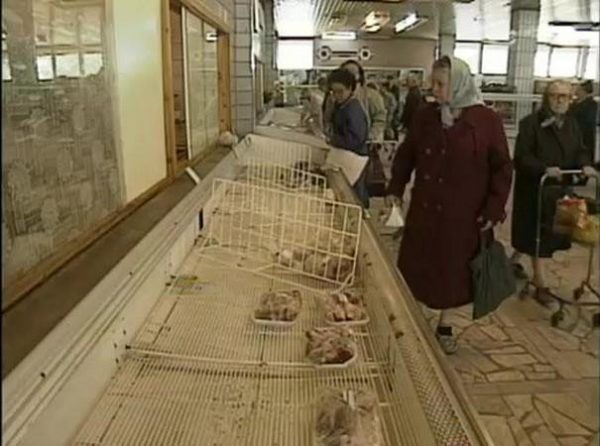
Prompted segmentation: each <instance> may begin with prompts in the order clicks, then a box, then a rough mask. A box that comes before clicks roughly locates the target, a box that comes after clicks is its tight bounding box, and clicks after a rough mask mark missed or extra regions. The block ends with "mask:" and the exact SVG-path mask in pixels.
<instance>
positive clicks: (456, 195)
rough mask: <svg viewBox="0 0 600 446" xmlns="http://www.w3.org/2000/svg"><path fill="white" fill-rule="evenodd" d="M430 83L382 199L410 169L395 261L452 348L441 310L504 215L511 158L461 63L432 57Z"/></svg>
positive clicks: (465, 295)
mask: <svg viewBox="0 0 600 446" xmlns="http://www.w3.org/2000/svg"><path fill="white" fill-rule="evenodd" d="M413 85H414V84H413ZM432 86H433V94H434V96H435V98H436V102H435V103H432V104H425V105H423V106H422V107H420V108H419V109H418V110H416V111H415V116H414V119H413V120H412V122H411V124H410V126H409V128H408V134H407V136H406V139H405V141H404V143H403V144H402V146H401V147H400V148H399V149H398V152H397V154H396V157H395V159H394V164H393V167H392V179H391V182H390V185H389V188H388V193H389V194H390V196H389V197H388V203H395V204H401V199H402V197H403V195H404V190H405V187H406V185H407V183H408V182H409V181H410V179H411V175H412V173H413V172H415V183H414V188H413V190H412V198H411V203H410V209H409V211H408V215H407V218H406V226H405V228H404V235H403V239H402V244H401V247H400V254H399V257H398V267H399V269H400V271H401V272H402V274H403V276H404V278H405V279H406V282H407V283H408V286H409V287H410V289H411V290H412V293H413V295H414V296H415V298H416V299H417V300H419V301H420V302H422V303H423V304H425V305H426V306H428V307H430V308H433V309H439V310H443V311H442V312H441V317H440V321H439V325H438V327H437V330H436V336H437V338H438V340H439V342H440V344H441V346H442V348H443V349H444V351H445V352H446V353H453V352H454V351H456V348H457V346H456V340H455V338H454V336H453V333H452V326H451V322H450V321H451V312H450V311H449V310H450V309H452V308H456V307H460V306H463V305H465V304H468V303H470V302H472V301H473V291H472V282H471V280H472V278H471V270H470V266H469V264H470V262H471V261H472V260H473V259H474V257H475V256H476V254H477V253H478V250H479V245H480V237H481V234H482V232H483V231H487V230H490V229H492V228H493V227H494V225H496V224H497V223H499V222H502V221H503V220H504V219H505V216H506V214H505V210H504V209H505V204H506V200H507V198H508V195H509V192H510V187H511V181H512V163H511V160H510V155H509V152H508V144H507V141H506V136H505V134H504V128H503V125H502V121H501V119H500V118H499V116H498V115H497V114H496V113H495V112H494V111H493V110H491V109H489V108H487V107H485V106H484V105H483V101H482V99H481V95H480V92H479V90H478V89H477V87H476V85H475V83H474V82H473V78H472V76H471V73H470V71H469V67H468V65H467V64H466V63H465V62H464V61H462V60H461V59H457V58H455V57H450V56H445V57H442V58H441V59H439V60H437V61H436V62H435V63H434V64H433V70H432Z"/></svg>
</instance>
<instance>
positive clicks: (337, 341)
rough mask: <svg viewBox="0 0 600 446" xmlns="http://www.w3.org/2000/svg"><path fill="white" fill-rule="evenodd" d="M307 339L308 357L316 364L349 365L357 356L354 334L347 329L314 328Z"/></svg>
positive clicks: (307, 334)
mask: <svg viewBox="0 0 600 446" xmlns="http://www.w3.org/2000/svg"><path fill="white" fill-rule="evenodd" d="M306 337H307V339H308V343H307V346H306V356H307V357H308V359H309V360H310V361H311V362H313V363H315V364H318V365H332V364H347V363H349V362H350V361H351V360H352V359H354V358H355V356H356V350H357V349H356V343H355V342H354V339H353V333H352V331H351V330H349V329H347V328H344V327H327V328H313V329H312V330H309V331H307V332H306Z"/></svg>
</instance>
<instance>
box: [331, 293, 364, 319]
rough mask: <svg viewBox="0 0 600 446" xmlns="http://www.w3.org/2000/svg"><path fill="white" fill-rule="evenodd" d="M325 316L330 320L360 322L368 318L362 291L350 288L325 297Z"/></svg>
mask: <svg viewBox="0 0 600 446" xmlns="http://www.w3.org/2000/svg"><path fill="white" fill-rule="evenodd" d="M324 306H325V317H326V318H327V320H329V321H330V322H359V321H364V320H366V319H367V312H366V310H365V306H364V302H363V296H362V293H361V292H360V291H359V290H357V289H348V290H344V291H340V292H337V293H332V294H330V295H328V296H327V297H326V298H325V304H324Z"/></svg>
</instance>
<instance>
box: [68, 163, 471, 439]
mask: <svg viewBox="0 0 600 446" xmlns="http://www.w3.org/2000/svg"><path fill="white" fill-rule="evenodd" d="M296 161H297V160H296ZM296 161H294V162H296ZM259 178H260V176H259ZM361 217H362V213H361V209H360V208H359V207H357V206H351V205H346V204H343V203H337V202H334V201H330V200H326V199H323V198H320V197H314V196H311V195H310V194H301V193H300V194H299V193H296V192H294V193H291V192H289V191H286V190H279V189H276V188H273V187H264V186H261V185H258V184H253V183H252V182H249V181H246V182H238V181H228V180H217V181H216V182H215V184H214V188H213V196H212V198H211V200H210V205H209V207H208V208H207V209H205V219H206V222H207V227H206V228H205V229H204V230H203V233H202V236H201V237H202V239H201V241H202V242H201V243H198V244H197V245H196V246H195V247H194V248H193V249H192V251H191V252H190V254H189V255H188V257H187V258H186V260H185V262H184V263H183V265H182V266H181V268H180V270H179V271H178V276H177V277H174V278H172V280H171V281H170V283H168V284H167V288H166V290H165V292H164V294H163V296H162V297H161V298H160V299H159V300H158V302H157V304H156V305H155V307H154V308H153V310H152V311H151V313H150V315H149V316H148V318H147V319H146V321H145V322H144V324H143V326H142V328H141V329H140V330H139V332H138V333H137V334H136V336H135V338H134V341H133V342H132V343H131V345H129V346H128V350H127V351H128V353H127V355H126V356H125V357H124V361H122V362H121V365H120V366H119V370H118V372H117V373H116V374H115V376H114V377H113V378H112V379H111V382H110V383H109V385H108V387H107V389H106V390H105V392H104V393H103V395H102V396H101V397H100V399H99V400H98V402H97V404H96V406H95V408H94V409H93V411H92V412H91V413H90V415H89V416H88V418H87V419H86V421H85V423H84V424H83V425H82V427H81V429H80V431H79V432H78V434H77V436H76V438H75V439H74V444H76V445H86V446H92V445H98V446H100V445H116V444H118V445H223V446H225V445H226V446H245V445H248V446H266V445H281V446H284V445H285V446H308V445H317V442H316V440H315V422H316V416H317V412H318V409H319V408H318V406H317V404H318V401H319V397H320V396H321V395H322V393H323V391H324V390H325V389H327V388H332V387H333V388H338V389H351V390H359V389H365V390H369V391H371V392H372V393H373V394H374V395H375V396H376V398H377V401H378V404H377V412H378V415H379V419H380V420H381V425H382V433H383V437H384V442H385V445H386V446H400V445H402V446H426V445H434V444H436V445H444V446H468V445H470V444H471V443H470V441H469V439H468V437H467V435H466V433H465V427H464V426H463V425H462V424H461V421H460V419H459V418H458V416H457V414H456V411H455V409H454V407H453V406H452V403H451V402H450V400H449V398H448V396H447V395H446V390H445V389H444V387H443V386H442V384H441V383H440V381H439V379H438V377H437V375H436V374H435V372H434V371H433V368H432V364H431V359H430V357H429V356H428V355H427V354H426V348H427V347H426V346H424V345H423V343H422V341H421V338H420V337H418V336H417V335H416V334H415V333H414V332H412V331H411V329H410V328H409V327H408V326H407V327H406V329H405V330H404V328H403V330H404V334H403V336H401V337H398V332H397V331H394V329H393V328H392V326H391V325H390V324H389V323H388V316H387V313H386V310H385V308H384V307H383V305H382V304H381V301H380V293H381V288H380V287H381V284H379V283H377V281H376V280H375V278H374V276H373V273H372V271H373V268H376V266H375V265H372V264H371V263H370V262H369V260H368V259H366V258H363V256H360V257H359V256H358V243H359V238H360V226H361ZM315 239H316V240H317V241H314V242H313V240H315ZM334 245H335V246H334ZM334 248H335V249H334ZM284 250H292V251H294V252H299V253H300V254H298V256H299V258H300V259H301V260H302V257H303V256H304V257H307V256H310V255H314V254H315V253H319V254H322V255H324V256H329V257H330V258H336V257H337V258H338V259H343V260H346V261H350V262H351V264H352V268H351V273H350V274H349V275H347V276H346V277H345V278H342V277H341V276H340V275H339V271H337V272H338V274H337V276H335V277H334V278H333V279H332V278H327V277H323V276H322V275H320V274H316V271H314V270H309V271H305V268H304V267H302V266H300V267H298V266H297V265H294V264H293V263H291V264H288V263H286V262H285V261H284V260H285V258H284V259H283V260H282V256H281V253H282V251H284ZM275 254H277V255H275ZM300 263H301V264H302V263H303V262H302V261H300ZM342 279H344V280H342ZM350 283H352V286H353V287H357V288H359V289H360V290H362V291H363V293H364V302H365V308H366V311H367V314H368V317H369V321H370V322H369V323H368V324H367V325H365V326H360V327H355V328H353V333H354V334H353V337H354V340H355V342H356V345H357V360H356V361H355V362H354V363H353V364H352V365H350V366H348V367H347V368H344V369H326V368H320V367H315V366H314V365H312V364H310V363H308V362H307V361H306V360H305V347H306V337H305V332H306V330H309V329H311V328H314V327H319V326H324V325H325V324H326V321H325V319H324V311H323V308H322V300H323V298H324V297H325V296H326V295H327V294H328V293H331V292H334V291H337V290H339V289H340V288H342V287H344V286H345V285H348V284H350ZM292 288H299V289H301V292H302V310H301V313H300V315H299V316H298V319H297V322H296V324H294V325H293V326H291V327H286V328H273V327H265V326H260V325H256V324H255V323H254V322H253V321H252V315H253V313H254V310H255V309H256V308H257V306H258V303H259V300H260V297H261V296H262V294H263V293H265V292H269V291H278V290H289V289H292Z"/></svg>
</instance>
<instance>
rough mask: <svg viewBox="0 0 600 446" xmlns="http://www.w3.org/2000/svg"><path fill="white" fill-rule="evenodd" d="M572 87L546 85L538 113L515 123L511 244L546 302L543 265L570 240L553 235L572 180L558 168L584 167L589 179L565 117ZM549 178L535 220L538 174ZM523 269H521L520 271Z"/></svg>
mask: <svg viewBox="0 0 600 446" xmlns="http://www.w3.org/2000/svg"><path fill="white" fill-rule="evenodd" d="M570 101H571V85H570V84H569V83H568V82H566V81H554V82H551V83H550V84H548V86H547V87H546V90H545V92H544V97H543V100H542V107H541V109H540V110H539V111H537V112H535V113H532V114H531V115H529V116H527V117H525V118H524V119H523V120H522V121H521V122H520V123H519V134H518V135H517V141H516V145H515V173H516V178H515V191H514V203H513V215H512V245H513V247H514V248H515V251H516V252H518V253H523V254H527V255H529V256H531V258H532V268H533V279H532V282H533V285H534V286H535V287H536V293H535V298H536V299H537V300H538V301H539V302H541V303H543V304H547V303H549V302H550V301H551V300H552V298H551V296H550V293H549V290H548V288H547V287H546V281H545V277H544V262H545V260H546V259H548V258H550V257H552V254H553V253H554V252H555V251H558V250H564V249H569V247H570V245H571V243H570V239H569V237H567V236H564V235H558V234H554V233H553V232H552V221H553V218H554V213H555V211H556V201H557V200H558V199H559V198H561V197H562V196H563V195H564V194H565V193H566V192H567V191H568V189H567V186H568V184H569V183H570V182H571V181H572V180H573V179H574V178H562V179H561V174H560V171H561V169H582V168H583V170H584V171H585V174H586V175H592V174H593V173H594V169H593V168H592V167H589V164H590V162H591V160H590V159H589V151H588V150H587V148H586V147H585V145H584V144H583V141H582V136H581V131H580V129H579V126H578V125H577V123H576V121H575V118H574V117H572V116H571V115H569V114H567V112H568V110H569V103H570ZM544 173H546V174H548V175H549V176H550V177H551V179H550V181H549V182H548V183H547V184H548V186H547V187H545V188H544V191H543V195H542V203H543V204H542V221H541V222H538V219H537V206H538V204H537V203H538V201H537V200H538V193H539V183H540V179H541V177H542V175H544ZM538 223H541V225H542V226H541V228H542V233H541V243H540V247H539V252H537V253H536V228H537V225H538ZM519 269H521V270H522V267H521V268H519Z"/></svg>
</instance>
